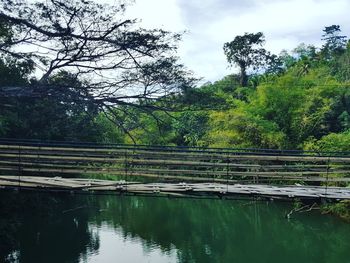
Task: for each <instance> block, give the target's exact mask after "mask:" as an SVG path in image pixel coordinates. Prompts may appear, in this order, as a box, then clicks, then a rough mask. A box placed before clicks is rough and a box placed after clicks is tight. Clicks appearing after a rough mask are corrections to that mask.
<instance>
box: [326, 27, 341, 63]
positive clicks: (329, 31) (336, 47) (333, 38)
mask: <svg viewBox="0 0 350 263" xmlns="http://www.w3.org/2000/svg"><path fill="white" fill-rule="evenodd" d="M322 40H323V41H325V43H324V44H323V46H322V52H323V54H324V55H325V56H326V58H330V57H331V55H332V54H338V53H341V51H344V50H345V48H346V36H342V35H341V29H340V26H339V25H331V26H326V27H325V28H324V29H323V35H322Z"/></svg>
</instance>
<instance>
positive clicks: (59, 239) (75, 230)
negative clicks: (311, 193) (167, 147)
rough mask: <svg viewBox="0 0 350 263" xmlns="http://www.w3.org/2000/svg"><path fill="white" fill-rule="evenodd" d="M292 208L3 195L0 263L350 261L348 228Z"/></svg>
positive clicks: (239, 202)
mask: <svg viewBox="0 0 350 263" xmlns="http://www.w3.org/2000/svg"><path fill="white" fill-rule="evenodd" d="M292 208H293V205H292V204H291V203H284V202H276V201H274V202H271V201H270V202H267V201H252V200H208V199H179V198H159V197H158V198H157V197H136V196H111V195H108V196H107V195H104V196H97V195H71V194H48V193H42V194H38V193H28V192H21V191H20V192H7V191H3V192H0V209H1V212H0V216H1V217H0V257H1V258H0V262H33V263H40V262H45V263H46V262H47V263H50V262H52V263H55V262H57V263H58V262H60V263H62V262H77V263H78V262H79V263H80V262H101V263H112V262H113V263H114V262H135V263H139V262H152V263H153V262H154V263H158V262H203V263H204V262H268V263H273V262H287V263H288V262H299V263H302V262H317V263H322V262H327V263H332V262H342V263H347V262H350V224H347V223H345V222H343V221H341V220H340V219H338V218H335V217H332V216H325V215H321V214H320V213H319V212H318V211H311V212H306V213H298V214H293V215H292V218H291V219H289V220H288V219H286V217H285V215H286V214H287V213H288V212H289V211H290V210H291V209H292Z"/></svg>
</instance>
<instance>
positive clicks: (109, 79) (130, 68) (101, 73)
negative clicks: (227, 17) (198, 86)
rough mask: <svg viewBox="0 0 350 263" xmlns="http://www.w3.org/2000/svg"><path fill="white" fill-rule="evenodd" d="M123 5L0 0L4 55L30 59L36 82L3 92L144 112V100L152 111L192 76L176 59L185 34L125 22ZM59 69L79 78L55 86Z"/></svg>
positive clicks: (1, 89) (75, 0)
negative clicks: (178, 45) (133, 107)
mask: <svg viewBox="0 0 350 263" xmlns="http://www.w3.org/2000/svg"><path fill="white" fill-rule="evenodd" d="M125 8H126V5H125V4H118V5H114V6H110V5H107V4H98V3H96V2H94V1H89V0H71V1H66V0H48V1H36V2H32V1H23V0H15V1H14V0H0V31H1V32H5V33H3V37H2V38H1V39H0V54H1V55H2V56H3V57H10V58H15V59H17V60H22V61H27V62H28V61H29V62H30V63H31V64H32V65H33V67H34V70H33V77H35V79H36V80H35V81H31V83H30V85H27V86H18V87H17V88H16V89H13V87H10V88H9V87H8V86H6V87H4V85H2V87H0V94H2V95H6V94H7V95H15V96H21V95H26V96H29V95H30V94H33V95H35V96H36V97H37V96H41V97H47V96H62V93H68V95H67V96H65V97H70V98H73V99H76V100H79V101H81V102H84V101H88V102H89V103H90V102H92V103H94V104H95V105H97V106H98V107H99V108H100V109H101V110H106V109H111V108H114V107H115V106H116V105H132V106H135V107H140V103H139V101H140V100H142V101H143V103H142V106H141V108H142V109H144V110H145V111H147V110H150V109H152V107H154V104H153V100H154V99H159V98H165V97H166V95H169V94H172V93H174V92H176V90H177V89H178V88H179V87H181V86H182V85H188V84H189V82H190V81H191V80H189V78H187V77H188V75H187V74H188V73H187V72H186V71H185V70H184V68H183V66H182V65H181V64H179V63H178V62H177V57H176V56H175V55H176V50H177V42H178V41H179V40H180V35H179V34H177V33H170V32H167V31H164V30H161V29H154V30H147V29H143V28H140V27H139V26H138V24H137V23H136V20H130V19H127V18H126V17H125V15H124V14H125V12H124V11H125ZM60 72H69V74H70V78H76V79H77V80H79V81H76V82H70V83H67V84H66V85H65V84H64V83H62V82H60V83H59V84H57V83H54V82H52V81H50V78H51V77H52V76H54V75H55V74H58V73H60ZM74 83H79V85H78V86H74ZM0 86H1V85H0ZM11 92H12V93H11ZM13 93H15V94H13ZM151 101H152V103H151ZM117 109H118V107H117ZM111 112H116V109H115V108H114V109H113V111H111Z"/></svg>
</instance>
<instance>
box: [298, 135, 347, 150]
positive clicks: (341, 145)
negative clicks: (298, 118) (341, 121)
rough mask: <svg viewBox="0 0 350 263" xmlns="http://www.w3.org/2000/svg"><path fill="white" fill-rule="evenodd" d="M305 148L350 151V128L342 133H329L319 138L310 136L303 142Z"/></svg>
mask: <svg viewBox="0 0 350 263" xmlns="http://www.w3.org/2000/svg"><path fill="white" fill-rule="evenodd" d="M304 149H305V150H315V151H332V152H342V151H343V152H349V151H350V130H348V131H345V132H343V133H330V134H327V135H325V136H323V137H322V138H321V139H320V140H316V139H315V138H310V139H309V140H308V141H306V142H305V144H304Z"/></svg>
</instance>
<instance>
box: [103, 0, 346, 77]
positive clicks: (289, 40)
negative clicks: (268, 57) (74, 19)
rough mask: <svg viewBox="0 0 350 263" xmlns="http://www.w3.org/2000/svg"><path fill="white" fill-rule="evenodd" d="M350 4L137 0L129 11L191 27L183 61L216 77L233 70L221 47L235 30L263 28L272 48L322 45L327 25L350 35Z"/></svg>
mask: <svg viewBox="0 0 350 263" xmlns="http://www.w3.org/2000/svg"><path fill="white" fill-rule="evenodd" d="M105 1H108V0H105ZM109 1H113V0H109ZM348 10H350V1H349V0H333V1H328V0H234V1H232V0H205V1H203V0H136V1H135V4H134V5H132V6H130V7H129V8H128V10H127V15H128V16H131V17H135V18H140V19H141V20H142V21H141V25H142V26H143V27H147V28H164V29H166V30H171V31H176V32H180V31H183V30H187V31H188V33H186V34H185V35H184V38H183V41H182V43H180V50H179V56H180V57H181V60H182V62H183V63H184V64H185V65H186V66H187V67H188V68H190V69H191V70H193V71H194V72H195V73H196V75H197V76H200V77H204V79H205V80H210V81H215V80H218V79H220V78H221V77H223V76H225V75H227V74H229V73H230V72H233V71H234V69H228V68H227V62H226V59H225V56H224V53H223V49H222V47H223V44H224V43H225V42H227V41H231V40H233V38H234V37H235V36H236V35H239V34H243V33H244V32H258V31H262V32H263V33H264V34H265V36H266V48H267V49H269V50H270V51H272V52H274V53H279V52H280V51H281V50H282V49H287V50H290V49H293V48H294V47H296V46H297V45H298V44H300V43H301V42H305V43H307V44H315V45H320V39H321V35H322V29H323V28H324V27H325V26H328V25H332V24H339V25H340V26H341V28H342V30H343V33H344V34H345V35H347V36H350V27H349V26H350V23H349V21H350V19H349V15H348Z"/></svg>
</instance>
